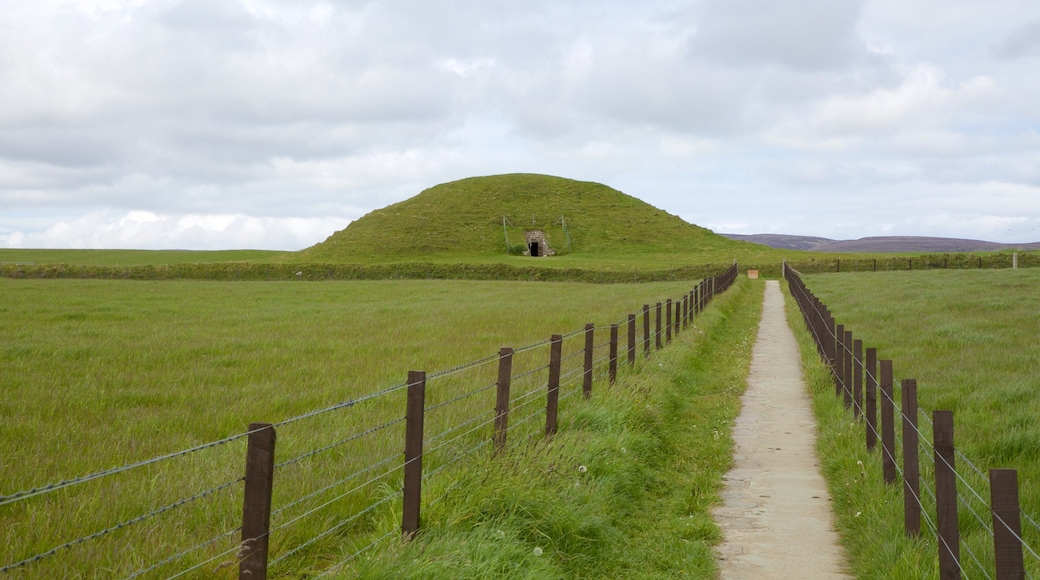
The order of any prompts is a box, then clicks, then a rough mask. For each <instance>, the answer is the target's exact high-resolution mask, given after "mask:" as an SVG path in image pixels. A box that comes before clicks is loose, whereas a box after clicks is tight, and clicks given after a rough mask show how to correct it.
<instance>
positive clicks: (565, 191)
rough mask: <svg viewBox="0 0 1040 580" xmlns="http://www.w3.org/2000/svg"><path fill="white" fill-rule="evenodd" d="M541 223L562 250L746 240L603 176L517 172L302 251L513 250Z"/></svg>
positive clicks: (393, 256)
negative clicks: (602, 180) (586, 178)
mask: <svg viewBox="0 0 1040 580" xmlns="http://www.w3.org/2000/svg"><path fill="white" fill-rule="evenodd" d="M533 229H537V230H541V231H543V232H545V234H546V236H547V238H548V242H549V244H550V246H551V247H552V248H553V249H554V250H555V251H556V252H557V253H559V254H561V256H560V257H562V255H564V254H573V255H586V256H594V255H629V256H633V259H635V258H636V257H638V256H643V255H648V254H665V255H680V254H684V253H687V252H691V251H693V250H697V251H699V252H704V253H713V252H716V251H720V250H721V251H724V252H725V253H726V254H727V255H728V256H730V257H731V251H732V250H733V249H734V248H739V247H742V246H745V245H746V244H744V243H742V242H736V241H732V240H729V239H726V238H723V237H721V236H718V235H715V234H713V233H711V232H710V231H708V230H706V229H704V228H700V227H697V226H694V225H691V224H688V223H686V222H684V221H683V220H682V219H680V218H679V217H677V216H674V215H670V214H668V213H667V212H664V211H662V210H659V209H657V208H655V207H653V206H651V205H649V204H647V203H645V202H642V201H640V200H638V199H636V198H634V197H631V196H629V195H625V194H624V193H621V192H620V191H617V190H615V189H612V188H610V187H607V186H605V185H601V184H598V183H591V182H583V181H575V180H571V179H564V178H560V177H552V176H547V175H532V174H511V175H495V176H489V177H472V178H468V179H462V180H459V181H453V182H450V183H444V184H441V185H437V186H435V187H431V188H429V189H427V190H425V191H423V192H422V193H420V194H419V195H416V196H415V197H412V198H410V199H407V200H405V201H402V202H400V203H396V204H393V205H391V206H388V207H385V208H382V209H379V210H376V211H374V212H371V213H369V214H368V215H366V216H364V217H362V218H360V219H358V220H356V221H354V222H352V223H351V224H350V225H348V226H347V227H346V228H345V229H344V230H341V231H339V232H336V233H335V234H333V235H332V236H330V237H329V239H328V240H326V241H325V242H322V243H321V244H318V245H316V246H313V247H311V248H308V249H306V250H304V251H302V252H299V253H298V254H297V258H298V259H300V260H303V261H314V262H343V261H346V262H352V261H356V262H370V261H385V260H401V259H406V258H415V257H422V258H423V259H429V258H430V257H431V256H437V257H448V256H454V257H459V256H469V257H477V256H479V257H484V258H486V257H490V256H505V255H509V254H510V253H511V251H512V253H516V252H517V251H522V250H523V249H524V248H525V247H526V243H525V240H524V232H525V231H526V230H533ZM507 238H508V243H509V246H507ZM510 246H515V248H510ZM546 261H547V260H546ZM553 261H558V260H553ZM572 263H573V262H572Z"/></svg>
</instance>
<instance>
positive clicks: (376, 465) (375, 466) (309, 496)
mask: <svg viewBox="0 0 1040 580" xmlns="http://www.w3.org/2000/svg"><path fill="white" fill-rule="evenodd" d="M400 457H401V454H400V453H395V454H393V455H391V456H390V457H387V458H385V459H382V460H380V461H378V462H376V463H373V464H372V465H369V466H368V467H365V468H364V469H361V470H359V471H355V472H354V473H351V474H350V475H348V476H346V477H344V478H342V479H340V480H338V481H335V482H333V483H330V484H328V485H326V486H325V487H322V488H321V489H318V490H316V491H313V492H311V493H309V494H307V495H305V496H302V497H300V498H297V499H295V500H293V501H291V502H289V503H287V504H285V505H284V506H282V507H280V508H278V509H276V510H273V511H272V512H271V517H272V518H273V517H275V516H277V515H279V514H281V513H282V512H284V511H286V510H289V509H292V508H293V507H295V506H297V505H299V504H301V503H303V502H305V501H307V500H309V499H312V498H315V497H317V496H319V495H321V494H323V493H325V492H326V491H328V490H330V489H332V488H334V487H337V486H340V485H343V484H344V483H346V482H348V481H350V480H351V479H354V478H356V477H358V476H361V475H364V474H366V473H368V472H370V471H374V470H376V469H378V468H380V467H382V466H384V465H386V464H387V463H390V462H392V461H394V460H396V459H400ZM366 485H367V484H366Z"/></svg>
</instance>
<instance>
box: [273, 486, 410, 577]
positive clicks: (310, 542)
mask: <svg viewBox="0 0 1040 580" xmlns="http://www.w3.org/2000/svg"><path fill="white" fill-rule="evenodd" d="M395 499H397V495H388V496H386V497H384V498H383V499H381V500H379V501H377V502H375V503H373V504H372V505H370V506H368V507H366V508H365V509H363V510H361V511H359V512H358V513H356V514H354V515H352V516H350V517H349V518H346V519H343V520H341V521H340V522H338V523H337V524H336V525H334V526H332V527H331V528H329V529H327V530H325V531H324V532H322V533H320V534H318V535H317V536H314V537H312V538H311V539H309V540H307V541H306V542H304V543H302V544H300V545H299V546H296V547H295V548H293V549H292V550H290V551H288V552H286V553H284V554H282V555H280V556H278V557H277V558H275V559H274V560H271V562H270V565H271V566H274V565H276V564H278V563H279V562H281V561H283V560H285V559H286V558H290V557H292V556H293V555H294V554H297V553H299V552H300V551H301V550H303V549H304V548H306V547H307V546H310V545H313V544H314V543H315V542H317V541H319V540H321V539H322V538H327V537H328V536H329V535H330V534H332V533H333V532H335V531H336V530H340V529H342V528H343V527H344V526H346V525H348V524H350V523H352V522H354V521H356V520H357V519H358V518H360V517H361V516H363V515H365V514H367V513H369V512H371V511H373V510H374V509H376V508H377V507H379V506H381V505H383V504H385V503H387V502H389V501H392V500H395Z"/></svg>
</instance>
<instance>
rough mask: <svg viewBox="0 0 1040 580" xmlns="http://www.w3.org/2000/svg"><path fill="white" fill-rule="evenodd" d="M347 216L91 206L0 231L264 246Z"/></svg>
mask: <svg viewBox="0 0 1040 580" xmlns="http://www.w3.org/2000/svg"><path fill="white" fill-rule="evenodd" d="M348 223H349V222H348V221H347V220H341V219H334V218H310V219H301V218H290V219H277V218H256V217H250V216H244V215H230V214H217V215H201V214H186V215H176V214H155V213H152V212H147V211H131V212H128V213H126V214H123V215H119V214H117V213H115V212H93V213H89V214H86V215H83V216H79V217H76V218H72V219H67V220H61V221H58V222H57V223H55V224H54V225H52V226H50V227H49V228H47V229H46V230H44V231H40V232H24V231H21V230H15V231H9V232H7V233H3V234H0V246H4V247H8V248H84V249H124V248H125V249H182V250H216V249H232V248H234V249H269V250H294V249H299V248H303V247H307V246H310V245H313V244H315V243H318V242H320V241H322V240H324V239H325V238H326V237H328V236H329V235H330V234H331V233H332V232H334V231H336V230H340V229H343V228H344V227H346V225H347V224H348Z"/></svg>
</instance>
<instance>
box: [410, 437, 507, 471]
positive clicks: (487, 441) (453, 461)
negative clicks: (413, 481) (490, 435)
mask: <svg viewBox="0 0 1040 580" xmlns="http://www.w3.org/2000/svg"><path fill="white" fill-rule="evenodd" d="M488 445H491V440H490V439H485V440H483V441H481V442H480V443H477V444H476V445H474V446H472V447H470V448H469V449H466V450H464V451H462V452H461V453H459V454H458V455H456V456H455V457H454V458H452V459H451V460H450V461H447V462H445V463H442V464H441V465H438V466H437V467H435V468H433V469H431V470H429V471H427V472H426V473H424V474H423V476H422V478H423V481H426V480H428V479H430V478H431V477H433V476H434V475H437V474H438V473H440V472H442V471H444V470H445V469H447V468H449V467H451V466H452V465H455V464H456V463H458V462H459V461H461V460H462V459H464V458H466V457H470V454H472V453H473V452H474V451H476V450H478V449H480V448H481V447H487V446H488Z"/></svg>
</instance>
